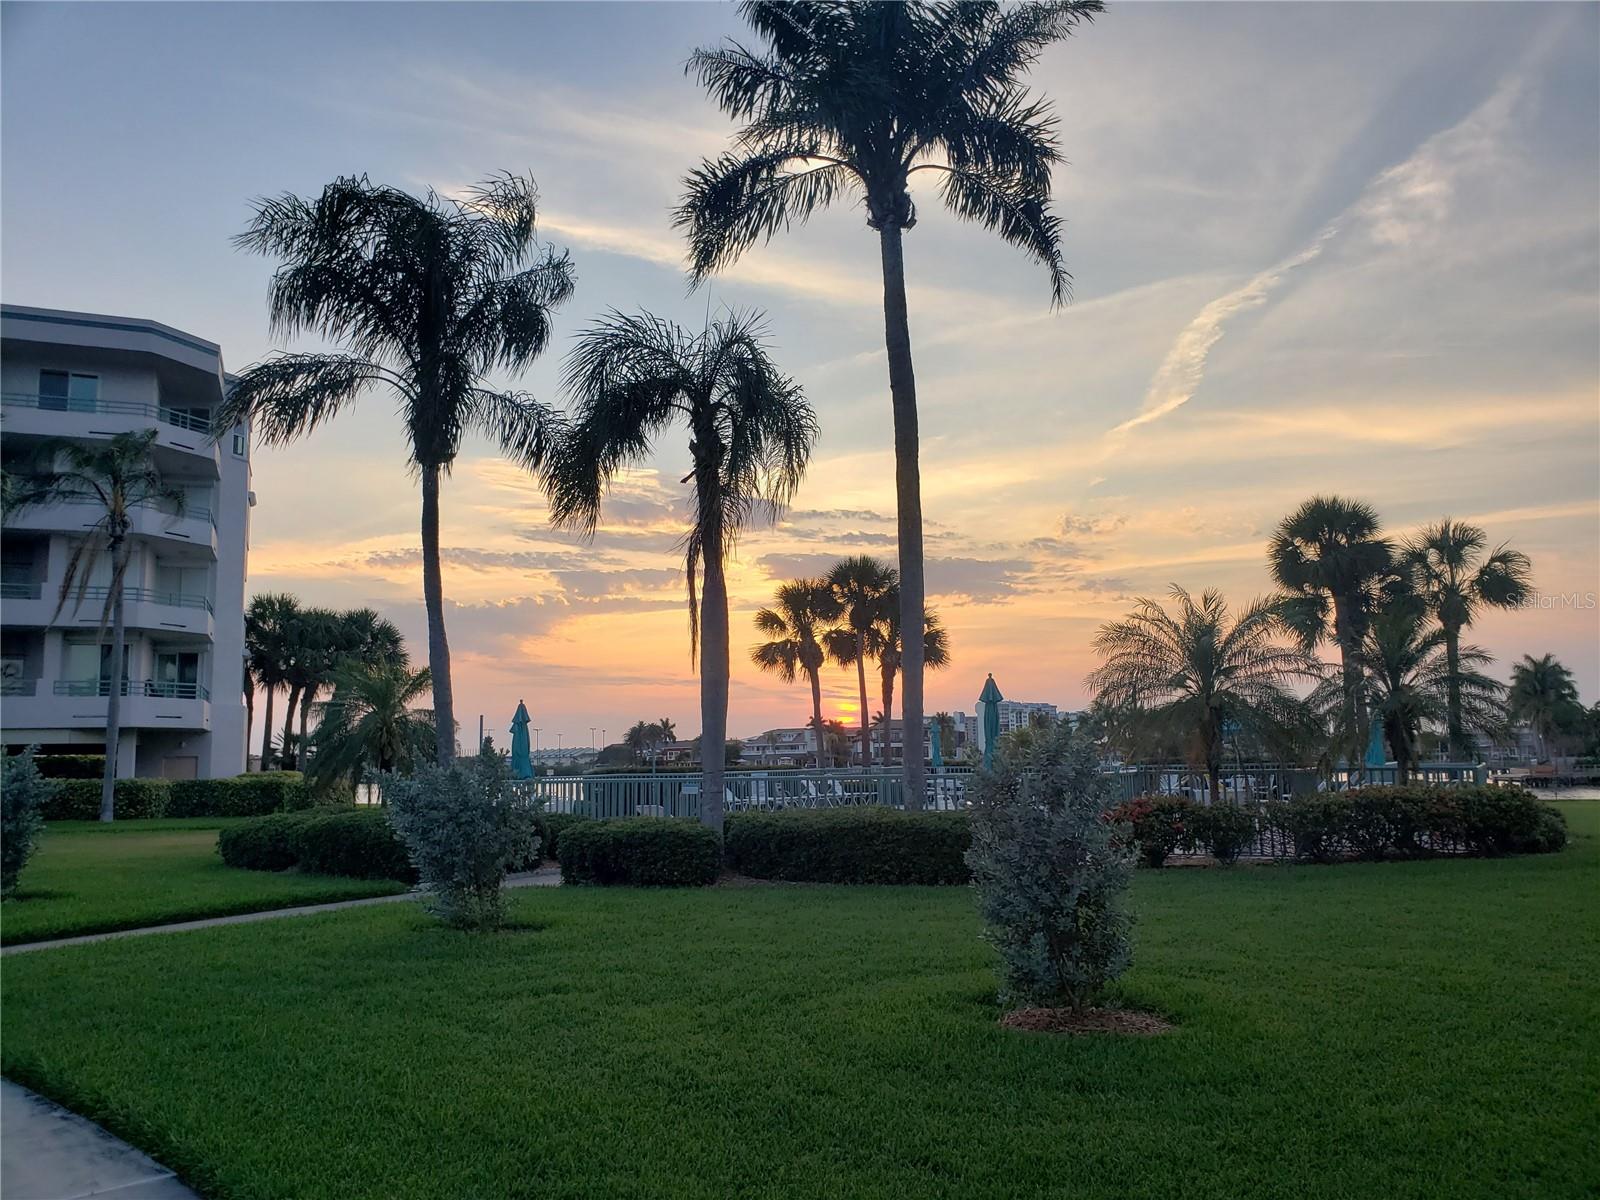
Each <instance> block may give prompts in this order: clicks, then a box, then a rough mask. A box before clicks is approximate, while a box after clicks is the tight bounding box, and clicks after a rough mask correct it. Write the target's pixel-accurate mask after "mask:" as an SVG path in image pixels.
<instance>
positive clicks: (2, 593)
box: [0, 583, 43, 600]
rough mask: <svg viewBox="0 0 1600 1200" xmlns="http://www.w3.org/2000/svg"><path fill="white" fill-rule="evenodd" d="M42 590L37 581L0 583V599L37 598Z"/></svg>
mask: <svg viewBox="0 0 1600 1200" xmlns="http://www.w3.org/2000/svg"><path fill="white" fill-rule="evenodd" d="M42 590H43V589H42V587H41V585H40V584H37V583H0V600H37V599H38V598H39V596H40V595H41V593H42Z"/></svg>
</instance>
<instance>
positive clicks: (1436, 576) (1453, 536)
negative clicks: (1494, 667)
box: [1401, 517, 1533, 758]
mask: <svg viewBox="0 0 1600 1200" xmlns="http://www.w3.org/2000/svg"><path fill="white" fill-rule="evenodd" d="M1488 545H1489V535H1488V534H1486V533H1484V531H1483V530H1482V529H1479V528H1478V527H1477V526H1476V525H1468V524H1466V523H1465V522H1463V521H1452V520H1451V519H1450V518H1449V517H1446V518H1444V520H1442V521H1440V522H1439V523H1438V524H1437V525H1429V526H1428V527H1427V528H1425V529H1423V530H1422V531H1421V532H1420V533H1418V534H1417V535H1416V536H1415V537H1414V538H1412V539H1411V540H1409V541H1408V542H1406V544H1405V546H1404V548H1403V550H1402V557H1401V561H1402V565H1403V566H1404V568H1405V573H1406V576H1407V578H1408V581H1409V583H1410V585H1411V587H1412V588H1413V589H1415V591H1416V592H1417V594H1418V595H1419V596H1421V597H1422V600H1423V602H1424V603H1425V604H1426V605H1427V610H1428V612H1429V613H1430V614H1432V616H1433V618H1434V620H1436V621H1438V622H1439V628H1440V629H1441V630H1443V631H1444V647H1445V657H1446V659H1447V661H1448V664H1449V673H1448V675H1447V677H1446V681H1445V682H1446V685H1447V692H1448V696H1447V700H1448V704H1447V712H1446V716H1445V735H1446V739H1447V740H1448V742H1449V744H1450V754H1451V756H1452V757H1455V758H1462V757H1465V756H1466V755H1467V754H1469V753H1471V751H1472V744H1471V742H1470V741H1469V739H1468V737H1467V726H1466V721H1465V714H1464V704H1465V702H1464V700H1463V697H1462V687H1463V683H1464V675H1463V672H1464V671H1465V670H1466V669H1465V668H1464V667H1463V666H1462V663H1461V633H1462V630H1464V629H1466V628H1468V627H1469V626H1471V624H1472V622H1473V620H1474V619H1475V618H1476V617H1477V615H1478V613H1479V612H1480V611H1481V610H1482V609H1484V608H1486V607H1487V608H1516V607H1517V606H1518V605H1520V604H1522V603H1524V602H1525V601H1526V600H1527V599H1528V596H1529V595H1530V594H1531V593H1532V591H1533V564H1532V563H1531V562H1530V561H1529V560H1528V556H1527V555H1526V554H1523V553H1522V552H1521V551H1519V550H1511V549H1508V548H1507V547H1505V546H1497V547H1496V548H1495V549H1494V550H1492V551H1489V552H1488V553H1485V551H1486V550H1487V548H1488Z"/></svg>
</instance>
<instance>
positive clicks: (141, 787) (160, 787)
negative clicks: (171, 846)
mask: <svg viewBox="0 0 1600 1200" xmlns="http://www.w3.org/2000/svg"><path fill="white" fill-rule="evenodd" d="M100 787H101V781H100V780H98V779H63V780H62V781H61V786H60V787H59V788H57V789H56V794H55V796H54V797H52V798H51V800H50V803H49V804H48V805H47V806H46V807H45V812H44V819H45V820H46V821H98V820H99V819H100ZM171 796H172V786H171V784H170V783H169V782H168V781H167V780H165V779H119V780H117V784H116V792H115V797H114V800H113V806H114V812H113V815H114V816H115V817H116V819H117V820H119V821H141V820H145V819H148V818H153V817H164V816H166V815H167V805H168V803H169V801H170V799H171Z"/></svg>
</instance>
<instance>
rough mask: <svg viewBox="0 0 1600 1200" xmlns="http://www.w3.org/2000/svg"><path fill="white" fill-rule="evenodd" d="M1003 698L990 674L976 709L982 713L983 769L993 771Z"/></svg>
mask: <svg viewBox="0 0 1600 1200" xmlns="http://www.w3.org/2000/svg"><path fill="white" fill-rule="evenodd" d="M1004 699H1005V697H1004V696H1002V695H1001V694H1000V689H999V688H998V687H996V686H995V682H994V675H993V674H992V673H991V674H990V676H989V678H988V680H986V681H985V683H984V685H983V691H981V692H979V693H978V708H979V709H980V710H981V711H982V713H983V769H984V770H985V771H992V770H994V747H995V743H996V742H998V741H999V740H1000V701H1002V700H1004Z"/></svg>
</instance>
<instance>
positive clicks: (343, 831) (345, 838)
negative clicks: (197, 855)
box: [217, 806, 417, 883]
mask: <svg viewBox="0 0 1600 1200" xmlns="http://www.w3.org/2000/svg"><path fill="white" fill-rule="evenodd" d="M217 851H218V852H219V853H220V854H221V855H222V861H223V862H225V863H227V864H228V865H229V866H230V867H240V868H243V869H245V870H250V871H282V870H286V869H288V868H289V867H298V868H300V870H302V871H305V872H307V873H309V874H313V875H344V876H348V877H350V878H354V879H398V880H400V881H401V882H402V883H415V882H416V880H417V872H416V868H414V867H413V866H412V865H411V862H410V860H409V858H408V857H407V856H406V849H405V846H404V845H403V844H401V841H400V839H399V838H398V837H397V836H396V835H395V832H394V830H393V829H392V828H391V827H390V825H389V814H388V813H387V812H386V811H385V810H384V809H381V808H355V807H354V806H350V807H333V806H330V807H327V808H311V809H306V810H304V811H301V812H292V813H272V814H270V815H268V816H264V817H255V818H253V819H251V820H248V821H241V822H240V823H239V824H238V825H235V826H233V827H232V828H229V829H224V830H222V831H221V832H219V833H218V835H217Z"/></svg>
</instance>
